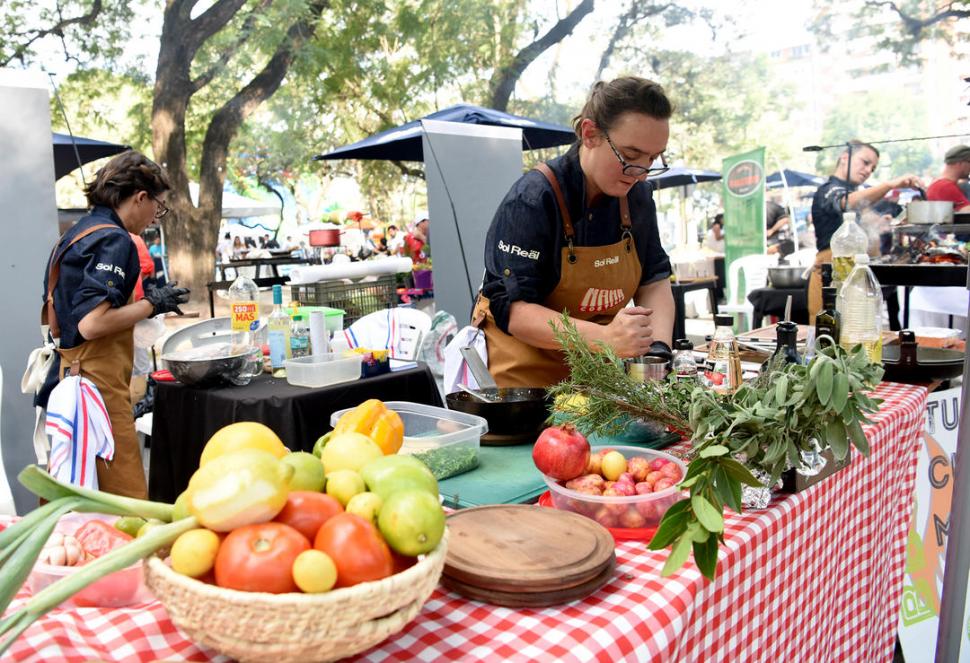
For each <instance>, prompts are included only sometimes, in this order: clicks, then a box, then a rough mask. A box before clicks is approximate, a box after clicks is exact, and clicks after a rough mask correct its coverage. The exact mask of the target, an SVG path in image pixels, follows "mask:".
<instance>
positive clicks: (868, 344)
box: [836, 253, 882, 364]
mask: <svg viewBox="0 0 970 663" xmlns="http://www.w3.org/2000/svg"><path fill="white" fill-rule="evenodd" d="M836 308H837V309H838V311H839V315H840V316H841V318H842V330H841V332H840V334H839V345H841V346H842V347H843V348H845V349H846V350H852V348H853V347H855V346H856V345H857V344H859V343H861V344H862V346H863V347H864V348H865V349H866V352H867V353H868V355H869V361H871V362H872V363H874V364H878V363H880V362H882V288H881V287H880V285H879V281H878V280H877V279H876V275H875V274H873V273H872V270H871V269H869V256H868V255H867V254H865V253H860V254H858V255H857V256H856V257H855V267H854V268H853V269H852V272H851V273H850V274H849V278H848V279H846V281H845V283H843V284H842V288H841V289H840V290H839V297H838V301H837V303H836Z"/></svg>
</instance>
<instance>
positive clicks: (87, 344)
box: [35, 150, 189, 499]
mask: <svg viewBox="0 0 970 663" xmlns="http://www.w3.org/2000/svg"><path fill="white" fill-rule="evenodd" d="M170 188H171V185H170V184H169V181H168V177H167V176H166V175H165V172H164V171H163V170H162V169H161V168H160V167H159V166H158V165H157V164H156V163H154V162H153V161H151V160H149V159H148V158H147V157H145V156H144V155H142V154H139V153H138V152H134V151H132V150H129V151H127V152H123V153H122V154H119V155H118V156H116V157H114V158H113V159H111V161H109V162H108V163H107V164H106V165H105V166H104V167H103V168H101V169H100V170H99V171H98V172H97V174H96V175H95V178H94V180H93V181H92V182H90V183H89V184H88V185H87V186H86V187H85V191H84V192H85V195H86V196H87V200H88V203H89V204H90V206H91V211H90V213H89V214H88V215H86V216H84V217H83V218H82V219H81V220H80V221H78V222H77V224H76V225H75V226H73V227H72V228H71V229H70V230H68V231H67V232H66V233H64V235H63V236H62V237H61V238H60V239H59V240H58V242H57V245H56V246H55V247H54V250H53V251H52V252H51V257H50V259H49V261H48V264H47V268H46V270H45V275H44V297H43V301H44V302H45V309H44V313H43V314H42V316H41V318H42V324H45V323H47V324H50V333H51V336H52V337H53V338H54V339H55V340H56V341H58V347H57V354H56V355H55V360H54V364H53V365H52V366H51V370H50V373H49V374H48V377H47V382H46V383H45V385H44V387H43V388H42V389H41V390H40V392H38V394H37V399H36V402H35V405H38V406H41V407H44V408H46V407H47V403H48V399H49V397H50V393H51V391H52V390H53V389H54V387H55V386H56V385H57V383H58V382H59V381H60V380H61V379H62V378H63V377H65V376H66V375H67V374H68V373H70V374H71V375H81V376H83V377H85V378H87V379H89V380H91V381H92V382H93V383H94V384H95V386H96V387H97V389H98V392H99V393H100V395H101V397H102V399H104V403H105V407H106V409H107V411H108V412H107V413H108V418H109V419H110V421H111V429H112V435H113V437H114V444H115V451H114V459H113V460H112V461H110V463H109V462H107V461H105V460H104V459H102V458H97V460H96V469H97V476H98V486H99V488H100V489H101V490H103V491H106V492H110V493H115V494H119V495H128V496H130V497H138V498H143V499H144V498H146V497H147V493H148V491H147V487H146V484H145V472H144V469H143V467H142V461H141V452H140V449H139V445H138V436H137V434H136V433H135V422H134V417H133V416H132V404H131V394H130V392H129V383H130V381H131V375H132V364H133V348H134V342H133V337H132V329H133V328H134V325H135V324H136V323H137V322H138V321H140V320H144V319H146V318H149V317H151V316H155V315H158V314H160V313H167V312H175V313H181V311H180V309H179V305H180V304H183V303H185V302H186V301H188V292H189V291H188V290H186V289H185V288H177V287H175V283H172V284H170V285H165V286H162V287H160V288H155V287H149V288H147V289H146V290H145V298H144V299H141V300H138V301H135V298H134V291H135V286H136V284H137V283H138V281H139V280H140V268H139V259H138V251H137V249H136V247H135V244H134V242H132V239H131V233H134V234H136V235H137V234H140V233H141V232H142V231H144V230H145V229H146V228H147V227H148V226H149V225H151V224H152V223H154V222H156V221H158V220H159V219H161V218H162V217H163V216H165V214H166V213H168V208H167V207H166V206H165V197H166V195H167V192H168V190H169V189H170Z"/></svg>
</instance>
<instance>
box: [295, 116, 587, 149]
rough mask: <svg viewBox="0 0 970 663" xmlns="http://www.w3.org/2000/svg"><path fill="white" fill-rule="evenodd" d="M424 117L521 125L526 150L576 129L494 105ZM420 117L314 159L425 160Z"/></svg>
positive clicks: (565, 138)
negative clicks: (493, 107) (503, 109)
mask: <svg viewBox="0 0 970 663" xmlns="http://www.w3.org/2000/svg"><path fill="white" fill-rule="evenodd" d="M421 120H438V121H439V122H462V123H465V124H486V125H491V126H497V127H512V128H519V129H522V147H523V149H526V150H534V149H538V148H540V147H555V146H557V145H567V144H569V143H571V142H573V141H574V140H576V133H575V132H574V131H573V130H572V129H570V128H568V127H564V126H562V125H559V124H552V123H550V122H542V121H539V120H530V119H529V118H527V117H520V116H518V115H511V114H509V113H503V112H502V111H497V110H493V109H491V108H482V107H481V106H472V105H471V104H457V105H455V106H449V107H448V108H445V109H443V110H440V111H436V112H434V113H431V114H430V115H426V116H425V117H423V118H421ZM421 120H413V121H411V122H408V123H406V124H402V125H401V126H399V127H395V128H394V129H388V130H387V131H382V132H380V133H378V134H374V135H373V136H368V137H367V138H364V139H363V140H359V141H357V142H356V143H351V144H350V145H345V146H343V147H338V148H337V149H335V150H331V151H330V152H327V153H326V154H318V155H317V156H315V157H313V159H314V161H323V160H331V159H386V160H393V161H424V147H423V145H422V142H421V136H422V134H423V133H424V129H423V128H422V126H421Z"/></svg>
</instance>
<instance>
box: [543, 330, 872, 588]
mask: <svg viewBox="0 0 970 663" xmlns="http://www.w3.org/2000/svg"><path fill="white" fill-rule="evenodd" d="M555 335H556V338H557V340H558V341H559V342H560V344H561V345H562V347H563V351H564V352H565V354H566V359H567V362H568V363H569V367H570V372H571V375H570V377H569V378H568V379H567V380H566V381H564V382H562V383H560V384H559V385H556V386H555V387H553V388H552V389H550V394H551V395H553V396H559V395H563V396H565V395H570V394H583V395H585V396H587V397H588V398H589V402H588V406H587V408H588V409H587V411H586V412H585V413H583V414H579V415H577V416H576V417H575V423H576V425H577V427H578V428H580V430H584V431H585V430H590V431H592V432H596V433H600V434H604V435H610V434H615V433H616V432H618V428H619V427H620V425H621V424H622V422H624V421H625V420H628V418H629V417H631V416H632V417H642V418H647V419H653V420H655V421H659V422H662V423H665V424H667V425H668V426H672V427H674V428H675V429H679V430H690V431H692V434H691V443H692V445H693V451H694V455H693V459H692V460H691V462H690V464H689V466H688V468H687V473H686V475H685V476H684V479H683V482H682V483H681V484H680V486H681V488H683V489H689V490H690V496H691V498H690V500H685V501H682V502H678V503H677V504H675V505H674V506H672V507H671V508H670V509H668V511H667V513H666V514H665V515H664V518H663V520H661V522H660V526H659V527H658V529H657V534H656V535H655V536H654V538H653V540H652V541H651V543H650V548H651V549H652V550H661V549H663V548H666V547H667V546H668V545H670V544H671V543H673V546H674V547H673V550H672V552H671V555H670V557H669V558H668V560H667V563H666V565H665V566H664V575H668V574H670V573H672V572H673V571H675V570H676V569H678V568H680V566H682V565H683V563H684V562H686V560H687V557H688V553H689V552H690V550H691V549H693V551H694V560H695V562H697V565H698V567H699V568H700V570H701V572H702V573H703V574H704V575H705V576H706V577H708V578H714V576H715V574H716V571H717V568H716V567H717V541H721V540H723V530H724V520H723V511H724V507H725V506H729V507H730V508H732V509H734V510H735V511H736V512H740V511H741V488H742V484H744V485H749V486H760V485H761V484H760V483H759V482H758V480H757V479H755V477H754V476H753V475H752V474H751V472H750V471H749V470H750V469H757V470H759V471H762V472H765V473H766V474H768V475H769V477H770V478H769V481H768V484H767V485H769V486H770V485H774V483H775V482H776V481H777V480H778V478H779V477H780V476H781V473H782V472H783V471H785V470H786V469H788V468H789V467H796V466H798V465H799V464H800V463H801V454H802V452H803V451H814V450H815V445H816V442H817V444H818V446H819V447H821V449H823V450H824V449H826V448H831V449H832V452H833V454H834V456H835V458H836V460H838V461H841V460H844V459H845V457H846V456H847V455H848V454H849V445H850V443H851V444H852V445H854V446H855V447H856V448H857V449H858V450H859V451H860V452H861V453H863V454H868V453H869V446H868V443H867V441H866V438H865V434H864V433H863V431H862V424H865V423H868V420H867V419H866V415H867V414H870V413H873V412H875V411H876V409H877V408H878V404H879V401H877V400H874V399H872V398H870V397H869V396H868V395H867V393H866V392H867V391H868V390H871V389H872V388H873V387H875V385H877V384H878V383H879V380H880V379H881V378H882V373H883V369H882V366H880V365H879V364H870V363H869V357H868V355H867V354H866V352H865V350H864V349H863V348H862V346H856V348H854V349H853V351H852V352H851V353H847V352H845V351H844V350H843V349H842V348H841V347H839V346H838V345H835V344H833V343H829V344H823V345H820V346H819V347H818V354H816V356H815V358H814V359H813V360H812V362H811V363H810V364H808V365H807V366H804V365H801V364H787V363H785V362H784V361H782V360H781V359H780V358H778V359H775V360H774V361H772V362H770V363H769V365H768V366H767V368H766V370H765V371H764V372H763V373H762V375H761V376H760V377H759V378H758V379H757V380H755V381H754V382H747V383H744V384H742V385H741V387H740V388H739V389H738V390H737V391H736V392H735V393H734V394H732V395H718V394H715V393H714V392H712V391H709V390H707V389H704V388H703V387H701V386H695V387H693V388H688V387H686V386H684V385H682V384H680V383H678V382H676V381H675V380H673V379H670V381H668V382H648V383H647V384H645V385H638V384H636V383H634V382H632V381H631V380H630V379H629V378H628V377H627V376H626V375H625V373H624V371H623V369H622V366H621V363H620V361H619V360H618V358H617V357H616V355H615V354H613V353H612V352H611V351H610V350H609V349H607V348H597V349H596V350H594V349H593V348H592V347H590V345H589V344H588V343H586V341H585V339H583V337H582V336H581V335H580V334H579V331H578V330H577V329H576V326H575V325H574V324H573V323H572V321H571V320H570V319H569V317H568V316H567V315H565V314H563V316H562V317H561V318H560V319H559V320H558V326H556V327H555ZM685 419H686V422H685V421H684V420H685ZM684 423H686V426H685V425H684Z"/></svg>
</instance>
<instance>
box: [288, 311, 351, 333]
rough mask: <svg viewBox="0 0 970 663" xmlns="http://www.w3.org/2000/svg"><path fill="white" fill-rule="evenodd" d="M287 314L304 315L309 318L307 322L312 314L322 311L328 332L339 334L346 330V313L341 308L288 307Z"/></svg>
mask: <svg viewBox="0 0 970 663" xmlns="http://www.w3.org/2000/svg"><path fill="white" fill-rule="evenodd" d="M283 310H284V311H286V314H287V315H288V316H290V317H292V316H293V315H294V314H296V313H302V314H304V315H306V316H307V320H309V319H310V314H311V313H313V312H314V311H320V312H321V313H323V319H324V323H325V324H326V325H327V331H328V332H330V333H331V334H333V333H335V332H338V331H340V330H342V329H343V328H344V311H343V309H339V308H330V307H329V306H297V305H294V306H288V307H286V308H285V309H283Z"/></svg>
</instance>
